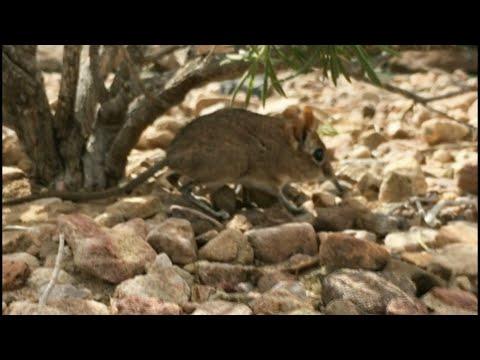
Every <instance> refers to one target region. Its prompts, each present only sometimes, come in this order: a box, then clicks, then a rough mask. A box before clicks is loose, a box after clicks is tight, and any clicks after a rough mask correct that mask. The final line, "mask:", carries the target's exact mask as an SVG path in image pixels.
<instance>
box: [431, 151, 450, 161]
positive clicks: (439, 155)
mask: <svg viewBox="0 0 480 360" xmlns="http://www.w3.org/2000/svg"><path fill="white" fill-rule="evenodd" d="M432 159H433V160H435V161H439V162H441V163H449V162H452V161H453V156H452V154H451V153H450V152H449V151H447V150H445V149H439V150H437V151H435V152H434V153H433V155H432Z"/></svg>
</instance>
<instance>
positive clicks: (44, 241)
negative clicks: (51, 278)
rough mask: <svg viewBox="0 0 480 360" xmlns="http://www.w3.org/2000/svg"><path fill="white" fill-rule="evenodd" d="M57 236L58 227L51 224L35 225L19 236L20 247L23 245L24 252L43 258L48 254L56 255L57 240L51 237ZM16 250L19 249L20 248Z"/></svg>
mask: <svg viewBox="0 0 480 360" xmlns="http://www.w3.org/2000/svg"><path fill="white" fill-rule="evenodd" d="M54 238H58V227H57V225H52V224H41V225H36V226H34V227H32V228H30V229H29V230H27V231H25V232H24V233H23V236H22V238H21V241H20V242H21V244H22V246H21V248H23V245H24V246H25V250H24V251H25V252H28V253H29V254H31V255H33V256H35V257H37V258H39V259H40V260H45V259H46V258H47V257H48V256H50V255H56V254H57V252H58V242H56V241H52V239H54ZM17 251H23V250H20V248H19V249H18V250H17Z"/></svg>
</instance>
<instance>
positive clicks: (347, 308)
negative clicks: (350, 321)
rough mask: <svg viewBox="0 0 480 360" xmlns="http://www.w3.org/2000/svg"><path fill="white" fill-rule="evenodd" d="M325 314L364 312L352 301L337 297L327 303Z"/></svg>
mask: <svg viewBox="0 0 480 360" xmlns="http://www.w3.org/2000/svg"><path fill="white" fill-rule="evenodd" d="M325 315H362V312H361V311H360V309H359V308H358V307H357V306H356V305H355V304H354V303H352V302H351V301H348V300H342V299H337V300H333V301H330V302H329V303H328V304H327V306H326V307H325Z"/></svg>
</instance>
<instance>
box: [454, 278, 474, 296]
mask: <svg viewBox="0 0 480 360" xmlns="http://www.w3.org/2000/svg"><path fill="white" fill-rule="evenodd" d="M454 286H456V287H458V288H459V289H461V290H465V291H468V292H473V286H472V283H471V282H470V280H469V279H468V277H467V276H464V275H462V276H457V277H456V278H455V282H454Z"/></svg>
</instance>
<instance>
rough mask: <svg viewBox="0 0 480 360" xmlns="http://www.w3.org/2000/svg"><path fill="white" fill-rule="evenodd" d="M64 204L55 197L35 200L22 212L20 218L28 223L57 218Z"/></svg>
mask: <svg viewBox="0 0 480 360" xmlns="http://www.w3.org/2000/svg"><path fill="white" fill-rule="evenodd" d="M62 205H63V203H62V200H61V199H59V198H55V197H53V198H45V199H38V200H34V201H31V202H29V203H28V207H27V208H26V210H25V211H23V212H22V213H21V215H20V217H19V219H20V221H21V222H22V223H27V224H28V223H39V222H45V221H49V220H52V219H54V218H56V216H57V214H58V210H59V209H61V208H62ZM67 208H68V206H67Z"/></svg>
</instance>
